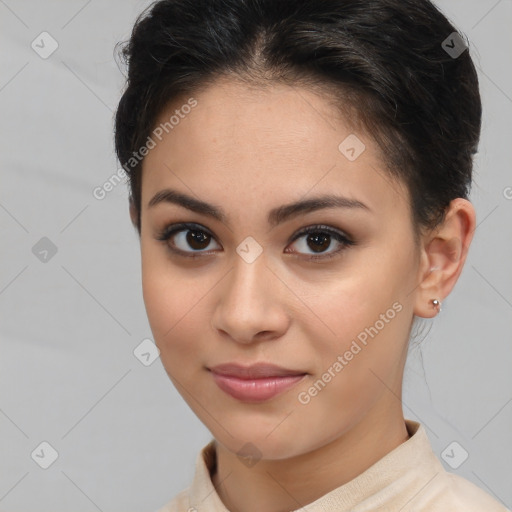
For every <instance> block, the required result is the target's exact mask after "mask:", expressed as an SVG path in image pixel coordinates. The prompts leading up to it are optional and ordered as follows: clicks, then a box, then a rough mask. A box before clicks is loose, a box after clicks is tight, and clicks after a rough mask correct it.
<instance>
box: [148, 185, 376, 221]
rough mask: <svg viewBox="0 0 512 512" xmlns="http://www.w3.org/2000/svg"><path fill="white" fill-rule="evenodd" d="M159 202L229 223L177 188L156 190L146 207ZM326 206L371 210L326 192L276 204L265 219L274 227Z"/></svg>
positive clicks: (215, 208) (211, 207) (218, 212)
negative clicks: (309, 197)
mask: <svg viewBox="0 0 512 512" xmlns="http://www.w3.org/2000/svg"><path fill="white" fill-rule="evenodd" d="M161 203H171V204H176V205H179V206H182V207H183V208H187V209H188V210H191V211H193V212H196V213H199V214H201V215H206V216H207V217H212V218H214V219H216V220H218V221H220V222H222V223H223V224H226V225H227V226H229V225H230V224H229V221H228V217H227V215H226V213H225V212H224V210H223V209H222V208H220V207H219V206H215V205H213V204H210V203H206V202H204V201H200V200H199V199H196V198H194V197H192V196H189V195H187V194H184V193H182V192H178V191H177V190H172V189H168V188H167V189H164V190H161V191H160V192H157V193H156V194H155V195H154V196H153V197H152V198H151V200H150V201H149V202H148V208H153V207H155V206H156V205H158V204H161ZM326 208H359V209H362V210H367V211H371V209H370V208H369V207H368V206H367V205H366V204H364V203H362V202H361V201H358V200H357V199H350V198H348V197H343V196H336V195H330V194H328V195H322V196H317V197H312V198H311V199H306V200H303V201H297V202H295V203H289V204H285V205H282V206H278V207H277V208H274V209H272V210H270V212H269V214H268V219H267V221H268V223H269V225H270V226H271V227H275V226H277V225H278V224H281V223H283V222H285V221H287V220H289V219H291V218H293V217H297V216H298V215H300V214H304V213H309V212H313V211H317V210H322V209H326Z"/></svg>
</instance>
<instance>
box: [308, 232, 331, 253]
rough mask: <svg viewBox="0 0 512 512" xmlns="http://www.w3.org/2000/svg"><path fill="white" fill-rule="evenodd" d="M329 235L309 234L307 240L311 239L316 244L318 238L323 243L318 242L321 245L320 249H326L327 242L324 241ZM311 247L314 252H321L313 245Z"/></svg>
mask: <svg viewBox="0 0 512 512" xmlns="http://www.w3.org/2000/svg"><path fill="white" fill-rule="evenodd" d="M329 236H330V235H322V234H313V235H309V237H308V242H309V241H312V242H314V243H315V244H317V243H319V240H322V242H323V243H321V242H320V243H321V245H322V247H320V249H327V248H328V247H329V243H327V244H326V243H325V242H326V241H327V240H328V238H329ZM317 247H318V246H317ZM311 249H313V250H314V251H316V252H321V251H317V250H316V249H315V248H314V247H312V248H311Z"/></svg>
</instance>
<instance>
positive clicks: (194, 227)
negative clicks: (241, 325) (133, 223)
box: [156, 222, 356, 261]
mask: <svg viewBox="0 0 512 512" xmlns="http://www.w3.org/2000/svg"><path fill="white" fill-rule="evenodd" d="M182 231H196V232H200V233H205V234H207V235H208V236H210V237H212V238H214V239H215V237H214V236H213V234H212V233H210V231H208V230H207V229H205V228H204V227H203V226H201V225H200V224H195V223H191V222H181V223H178V224H171V225H169V226H166V227H165V228H164V229H163V230H162V231H160V233H158V235H157V237H156V239H157V240H159V241H161V242H163V243H165V245H166V246H167V248H168V249H169V250H170V251H172V252H173V253H174V254H178V255H179V256H182V257H184V258H191V259H194V258H202V257H204V255H209V254H211V253H208V252H206V251H195V252H196V253H197V254H187V253H186V252H184V251H182V250H181V249H176V248H174V247H172V246H171V245H170V244H169V243H168V242H169V239H170V238H171V237H172V236H173V235H176V234H178V233H180V232H182ZM311 233H314V234H328V235H330V236H332V237H333V238H334V239H335V240H336V241H337V242H338V243H340V244H341V247H340V248H339V249H337V250H336V251H333V252H330V253H325V254H323V255H321V256H306V257H305V259H306V260H308V261H318V260H321V261H325V260H330V259H331V258H334V257H335V256H338V255H340V253H341V252H343V251H344V250H345V249H346V248H348V247H350V246H354V245H356V242H354V241H353V240H351V239H349V238H348V237H347V236H346V235H345V234H343V233H342V232H340V231H338V230H335V229H333V228H330V227H329V226H325V225H316V226H308V227H306V228H304V229H302V230H300V231H299V232H298V233H296V234H295V235H294V236H293V238H292V239H291V240H290V243H291V242H295V241H296V240H297V239H299V238H300V237H302V236H304V235H308V234H311Z"/></svg>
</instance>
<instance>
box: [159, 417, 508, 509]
mask: <svg viewBox="0 0 512 512" xmlns="http://www.w3.org/2000/svg"><path fill="white" fill-rule="evenodd" d="M405 423H406V425H407V430H408V431H409V435H410V436H411V437H410V438H409V439H408V440H407V441H405V442H404V443H402V444H400V445H399V446H397V447H396V448H395V449H394V450H392V451H391V452H389V453H388V454H387V455H385V456H384V457H382V458H381V459H380V460H379V461H377V462H376V463H375V464H373V466H370V467H369V468H368V469H367V470H366V471H364V472H363V473H361V474H360V475H359V476H357V477H356V478H354V479H353V480H351V481H350V482H347V483H346V484H344V485H342V486H341V487H338V488H336V489H334V490H332V491H330V492H328V493H327V494H325V495H324V496H322V497H321V498H318V499H317V500H316V501H314V502H313V503H310V504H307V505H306V506H305V507H304V508H301V509H298V510H301V511H302V510H303V511H305V512H329V511H332V512H370V511H372V512H373V511H379V512H511V511H510V510H509V509H507V508H506V507H505V506H504V505H502V504H501V503H500V502H499V501H497V500H496V499H495V498H493V497H491V496H490V495H489V494H487V493H486V492H485V491H483V490H482V489H480V488H479V487H477V486H476V485H475V484H473V483H471V482H470V481H469V480H466V479H464V478H462V477H461V476H458V475H455V474H453V473H450V472H448V471H446V470H445V469H444V467H443V465H442V464H441V462H440V461H439V459H438V458H437V457H436V455H435V454H434V452H433V451H432V447H431V445H430V440H429V438H428V437H427V433H426V431H425V428H424V427H423V425H421V424H420V423H418V422H416V421H412V420H405ZM214 442H215V441H214V440H212V441H211V442H210V443H209V444H207V445H206V446H205V447H204V448H203V449H202V451H201V452H200V454H199V455H198V456H197V459H196V469H195V475H194V480H193V482H192V485H191V486H190V487H188V488H187V489H185V490H183V491H181V492H180V493H179V494H178V495H177V496H176V497H175V498H174V499H173V500H171V501H170V502H169V503H167V505H165V506H164V507H162V508H160V509H159V510H158V511H157V512H230V511H229V510H228V509H227V508H226V506H225V505H224V504H223V502H222V501H221V499H220V498H219V495H218V494H217V492H216V491H215V488H214V486H213V484H212V481H211V474H213V471H215V465H216V454H215V445H214Z"/></svg>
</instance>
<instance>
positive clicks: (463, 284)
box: [0, 0, 512, 512]
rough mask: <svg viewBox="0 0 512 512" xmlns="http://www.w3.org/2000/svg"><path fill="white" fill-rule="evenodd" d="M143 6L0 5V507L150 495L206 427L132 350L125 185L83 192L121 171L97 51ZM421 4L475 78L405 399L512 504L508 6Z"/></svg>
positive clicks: (134, 295) (91, 505)
mask: <svg viewBox="0 0 512 512" xmlns="http://www.w3.org/2000/svg"><path fill="white" fill-rule="evenodd" d="M146 5H148V2H147V1H134V0H130V1H126V0H124V1H121V0H114V1H108V2H107V1H103V2H100V1H98V0H96V1H91V0H89V1H88V2H84V1H82V0H73V1H68V2H57V1H44V2H43V1H38V2H36V1H35V0H32V1H27V0H18V1H16V0H6V1H3V0H0V34H1V36H0V37H1V48H2V51H1V55H0V59H1V62H0V69H1V70H2V73H1V75H0V109H1V113H2V115H1V126H2V132H1V137H0V156H1V173H2V174H1V187H0V236H1V241H0V250H1V253H0V258H1V260H0V261H1V267H0V308H1V316H0V318H1V325H0V332H1V358H0V364H1V366H0V379H1V384H0V433H1V436H0V509H1V510H5V511H7V510H9V511H13V512H14V511H16V512H21V511H34V510H37V511H40V512H47V511H48V512H50V511H52V512H58V511H65V510H73V511H75V512H86V511H96V510H100V511H104V512H107V511H108V512H114V511H124V512H126V511H138V512H140V511H148V512H149V511H152V510H155V509H156V508H157V507H159V506H161V505H162V504H164V503H166V502H167V501H169V500H170V499H171V498H172V497H173V496H174V495H175V494H176V493H177V492H178V491H180V490H181V489H183V488H184V487H186V486H187V485H188V484H189V483H190V481H191V478H192V474H193V469H194V462H195V458H196V455H197V453H198V451H199V450H200V448H201V447H202V446H203V445H204V444H206V442H207V441H208V440H209V439H210V433H209V432H208V431H207V430H206V428H205V427H204V426H203V425H202V424H201V423H200V422H199V420H197V419H196V417H195V416H194V415H193V414H192V413H191V412H190V411H189V409H188V406H186V405H185V403H184V402H183V401H182V399H181V397H180V396H179V395H178V393H177V392H176V391H175V389H174V388H173V386H172V384H171V382H170V381H169V379H168V377H167V375H166V374H165V371H164V369H163V367H162V365H161V362H160V359H156V361H155V362H154V363H153V364H151V365H150V366H144V365H143V364H142V363H141V362H140V361H139V360H138V359H137V358H136V357H135V356H134V353H133V351H134V349H135V348H136V347H137V346H138V345H139V344H140V343H141V341H142V340H143V339H145V338H151V331H150V329H149V325H148V322H147V319H146V315H145V310H144V304H143V300H142V293H141V275H140V252H139V246H138V239H137V236H136V232H135V231H134V230H133V228H132V226H131V224H130V222H129V217H128V206H127V187H126V185H124V184H120V185H118V186H117V187H115V189H114V190H112V191H111V192H110V193H108V194H107V196H106V197H105V198H104V199H103V200H97V199H95V198H94V196H93V194H92V191H93V189H94V188H95V187H97V186H100V185H102V184H103V183H104V182H105V181H106V180H107V179H108V178H109V177H110V176H111V175H112V174H114V173H115V172H116V170H117V169H118V167H119V166H118V163H117V162H116V158H115V156H114V151H113V142H112V129H113V117H112V116H113V111H114V110H115V107H116V104H117V101H118V100H119V97H120V92H121V89H122V85H123V76H122V74H121V72H120V71H119V69H118V67H117V65H116V63H115V61H114V59H113V48H114V45H115V43H116V42H118V41H120V40H124V39H126V38H127V37H128V36H129V33H130V30H131V27H132V24H133V22H134V20H135V17H136V15H137V14H138V13H139V12H141V11H142V9H143V8H144V7H145V6H146ZM438 5H439V6H440V7H441V8H442V10H443V11H444V12H445V13H446V14H447V15H448V16H449V18H450V19H451V20H452V21H453V22H454V23H455V24H456V26H457V27H458V28H459V29H460V30H461V31H463V32H464V33H465V34H467V36H468V37H469V38H470V41H471V43H472V53H473V58H474V60H475V62H476V64H477V66H478V71H479V75H480V81H481V92H482V96H483V102H484V124H483V134H482V142H481V146H480V153H479V155H478V157H477V161H476V173H475V184H474V187H473V192H472V196H471V198H472V201H473V203H474V205H475V208H476V210H477V222H478V228H477V230H476V232H475V239H474V242H473V245H472V247H471V250H470V253H469V258H468V261H467V264H466V267H465V269H464V271H463V274H462V276H461V278H460V280H459V282H458V284H457V286H456V288H455V290H454V291H453V292H452V294H451V295H450V296H449V297H448V299H447V300H446V301H445V302H444V304H443V311H442V312H441V314H440V315H439V316H438V317H437V318H436V319H435V320H434V321H429V320H426V321H424V322H423V324H424V331H423V336H425V335H426V337H425V339H424V340H423V341H422V343H421V345H419V346H420V347H421V348H417V349H411V351H410V354H409V355H410V357H409V361H408V367H407V373H406V377H405V382H404V412H405V415H406V417H408V418H411V419H415V420H418V421H420V422H422V423H423V424H424V425H425V426H426V428H427V432H428V435H429V438H430V440H431V442H432V444H433V447H434V450H435V451H436V453H437V455H438V456H439V457H440V458H441V460H443V459H442V456H441V454H442V452H443V450H444V449H445V448H446V447H447V446H448V445H449V444H450V443H452V442H453V441H457V443H459V444H460V446H461V447H462V448H460V447H456V449H455V452H454V453H455V458H460V457H461V454H463V452H462V449H464V450H466V451H467V452H468V453H469V457H468V459H467V460H466V461H465V462H464V463H463V464H462V465H461V466H460V467H459V468H458V469H456V470H453V471H454V472H456V473H458V474H460V475H462V476H464V477H465V478H467V479H469V480H471V481H473V482H474V483H475V484H477V485H479V486H480V487H482V488H483V489H485V490H486V491H487V492H489V493H490V494H492V495H494V496H495V497H496V498H497V499H499V500H501V501H502V502H503V503H505V504H506V505H507V506H508V507H512V486H511V485H510V483H511V480H512V440H511V433H512V428H511V427H512V382H511V380H512V377H511V375H512V372H511V371H510V366H511V361H512V343H511V341H512V321H511V320H512V264H511V262H512V242H511V238H512V237H511V232H512V228H511V225H512V199H511V198H512V188H510V187H512V173H511V170H510V162H511V161H512V140H511V128H510V125H511V117H512V72H511V68H510V50H511V48H512V45H511V40H512V35H511V31H510V27H511V24H512V1H511V0H500V1H496V0H471V1H469V0H464V1H462V0H455V1H454V0H443V1H440V2H438ZM43 31H47V32H49V33H50V34H51V36H52V37H53V38H54V39H55V40H56V41H57V43H58V45H59V46H58V49H57V50H56V51H55V52H54V53H53V54H52V55H51V56H50V57H48V58H46V59H43V58H41V57H40V56H39V55H38V54H37V53H36V52H35V51H34V50H33V49H32V47H31V43H32V41H33V40H36V42H37V41H38V40H39V41H40V39H37V37H38V36H39V34H40V33H41V32H43ZM46 41H47V42H46V43H45V48H46V49H48V48H49V40H46ZM39 44H40V45H41V43H39ZM507 187H508V188H507ZM43 237H47V238H48V239H50V240H51V242H52V243H53V244H54V245H55V246H56V248H57V253H56V254H55V255H53V256H52V255H51V252H50V253H49V254H48V255H47V256H46V258H47V261H46V262H45V261H40V259H39V258H38V257H36V254H34V253H33V251H32V248H33V247H34V245H35V244H36V243H37V242H38V241H39V240H40V239H41V238H43ZM42 243H44V242H42ZM40 250H41V249H40ZM39 256H40V257H43V256H42V253H41V254H40V255H39ZM419 339H421V337H420V338H419ZM415 346H418V345H415ZM43 441H46V442H48V443H50V445H51V446H53V447H54V449H55V450H56V451H57V452H58V458H57V460H56V461H55V462H54V463H53V464H52V465H51V466H50V467H49V468H48V469H42V468H41V467H39V465H38V464H36V462H35V460H33V458H31V454H32V452H33V451H34V450H35V449H36V448H37V447H38V446H39V445H40V443H41V442H43ZM48 453H49V452H48V451H46V452H45V457H46V456H47V454H48ZM41 458H44V457H41ZM443 464H444V465H445V467H446V468H447V469H449V470H451V468H450V467H449V465H448V464H446V462H443Z"/></svg>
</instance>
